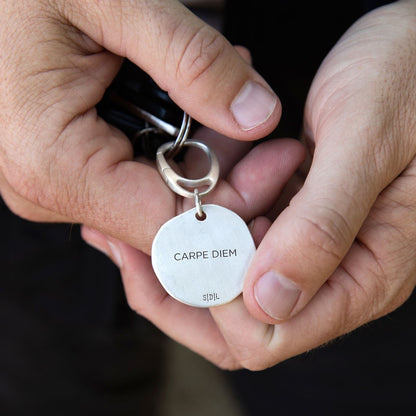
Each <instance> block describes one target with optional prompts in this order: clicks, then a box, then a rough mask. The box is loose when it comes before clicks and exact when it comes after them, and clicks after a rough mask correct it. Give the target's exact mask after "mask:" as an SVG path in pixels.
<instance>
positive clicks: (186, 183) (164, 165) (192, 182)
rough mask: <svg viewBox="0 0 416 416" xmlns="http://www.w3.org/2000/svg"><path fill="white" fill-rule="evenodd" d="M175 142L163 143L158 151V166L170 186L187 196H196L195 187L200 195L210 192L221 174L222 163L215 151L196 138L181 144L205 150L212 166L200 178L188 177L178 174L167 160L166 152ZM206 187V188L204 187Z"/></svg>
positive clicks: (174, 190) (179, 193)
mask: <svg viewBox="0 0 416 416" xmlns="http://www.w3.org/2000/svg"><path fill="white" fill-rule="evenodd" d="M174 143H175V142H167V143H164V144H162V145H161V146H160V147H159V149H158V150H157V153H156V164H157V168H158V170H159V172H160V174H161V176H162V178H163V179H164V181H165V182H166V184H167V185H168V186H169V188H170V189H171V190H172V191H173V192H176V193H177V194H178V195H181V196H183V197H185V198H194V197H195V189H196V190H198V195H199V197H201V196H204V195H206V194H207V193H208V192H210V191H211V190H212V189H213V188H214V187H215V185H216V184H217V182H218V178H219V176H220V165H219V162H218V159H217V156H216V155H215V153H214V152H213V151H212V150H211V149H210V148H209V147H208V146H207V145H206V144H204V143H202V142H199V141H196V140H187V141H186V142H183V143H182V145H181V146H193V147H197V148H199V149H201V150H203V151H204V153H205V154H206V155H207V156H208V159H209V164H210V168H209V171H208V173H207V174H206V175H205V176H204V177H203V178H200V179H188V178H184V177H183V176H180V175H179V174H177V173H176V172H175V171H174V169H173V168H172V166H170V165H169V163H168V161H167V160H166V157H165V153H166V152H168V151H169V152H170V150H171V149H172V147H173V145H174ZM202 188H204V189H202Z"/></svg>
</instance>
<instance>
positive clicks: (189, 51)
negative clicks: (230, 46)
mask: <svg viewBox="0 0 416 416" xmlns="http://www.w3.org/2000/svg"><path fill="white" fill-rule="evenodd" d="M176 32H178V31H176ZM178 36H181V37H182V36H183V34H181V35H179V34H177V35H176V36H174V37H173V41H172V43H173V42H176V38H177V37H178ZM186 36H187V39H188V41H187V42H183V41H182V42H180V44H181V45H184V46H182V48H181V49H179V50H178V51H177V53H176V54H175V58H176V78H177V79H178V80H180V81H181V83H182V84H184V85H185V86H187V87H189V86H190V85H192V84H193V83H194V82H196V81H197V80H198V79H200V78H201V77H202V76H203V74H205V73H207V72H209V71H210V70H211V69H213V68H214V67H215V65H216V64H217V62H219V61H220V58H221V56H222V54H223V52H224V50H225V48H226V46H227V41H226V40H225V38H224V37H223V36H222V35H221V34H220V33H218V32H217V31H216V30H215V29H213V28H211V27H209V26H206V25H204V26H201V27H199V28H197V29H196V30H194V31H191V32H190V33H187V34H186Z"/></svg>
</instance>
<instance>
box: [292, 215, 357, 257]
mask: <svg viewBox="0 0 416 416" xmlns="http://www.w3.org/2000/svg"><path fill="white" fill-rule="evenodd" d="M321 218H323V219H322V221H320V220H319V219H316V218H312V217H309V216H303V217H301V218H300V219H299V222H298V223H297V228H296V233H295V239H296V241H297V242H298V243H299V246H300V247H307V251H305V253H308V254H307V255H309V256H311V258H313V259H315V261H316V262H317V264H319V261H320V260H323V259H325V260H328V258H329V259H332V261H333V262H334V263H335V264H338V263H340V262H341V260H342V259H343V257H344V256H345V253H346V250H347V249H348V246H349V241H348V236H349V235H350V234H351V233H350V231H349V227H348V224H347V222H346V220H345V219H344V218H343V217H342V216H341V215H340V214H338V213H336V212H335V216H334V211H331V212H330V213H329V215H326V216H322V217H321Z"/></svg>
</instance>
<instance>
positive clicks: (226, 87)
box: [0, 0, 280, 252]
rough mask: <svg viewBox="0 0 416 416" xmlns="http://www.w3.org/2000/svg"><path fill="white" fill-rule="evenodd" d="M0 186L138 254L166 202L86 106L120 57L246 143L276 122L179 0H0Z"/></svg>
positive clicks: (252, 84)
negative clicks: (107, 236)
mask: <svg viewBox="0 0 416 416" xmlns="http://www.w3.org/2000/svg"><path fill="white" fill-rule="evenodd" d="M0 47H1V51H2V52H1V55H0V74H1V76H0V107H1V112H0V126H1V138H0V191H1V194H2V197H3V199H4V200H5V202H6V203H7V204H8V206H9V207H10V208H11V209H12V211H14V212H15V213H16V214H18V215H20V216H22V217H24V218H26V219H29V220H32V221H62V222H79V223H84V224H88V225H90V226H92V227H94V228H97V229H100V230H102V231H105V232H106V233H108V234H110V235H112V236H115V237H117V238H119V239H121V240H124V241H127V242H129V243H130V244H132V245H133V246H135V247H137V248H141V249H143V250H145V251H146V252H149V251H150V245H151V241H152V239H153V237H154V234H155V232H156V231H157V229H158V228H159V227H160V225H161V224H162V223H164V222H165V221H166V220H168V219H169V218H170V217H171V216H172V215H173V214H174V212H175V210H176V202H177V201H176V198H175V197H174V196H173V195H172V193H171V192H170V191H169V190H168V189H167V187H166V185H165V183H164V182H163V180H162V179H161V177H160V175H159V174H158V173H157V172H156V170H155V169H154V168H153V167H151V166H149V165H147V164H144V163H137V162H136V161H133V152H132V147H131V144H130V142H129V141H128V140H127V138H126V137H125V136H124V135H122V134H121V133H120V132H119V131H117V130H115V129H114V128H112V127H111V126H109V125H107V124H106V123H105V122H104V121H103V120H101V119H99V118H97V114H96V111H95V105H96V104H97V103H98V102H99V101H100V99H101V97H102V96H103V94H104V91H105V89H106V87H107V86H108V85H109V84H110V82H111V81H112V79H113V78H114V76H115V75H116V73H117V71H118V69H119V67H120V65H121V62H122V57H127V58H129V59H130V60H131V61H133V62H134V63H135V64H137V65H138V66H140V67H141V68H142V69H144V70H145V71H147V72H148V73H149V74H150V75H151V76H152V78H153V79H154V80H155V81H156V82H157V83H158V84H159V86H160V87H161V88H163V89H165V90H167V91H168V92H169V94H170V96H171V97H172V98H173V100H174V101H176V103H177V104H178V105H179V106H180V107H182V108H183V109H184V110H185V111H187V112H188V113H189V114H190V115H191V116H192V117H193V118H195V119H197V120H198V121H200V122H201V123H203V124H205V125H207V126H211V127H214V128H215V129H216V130H218V131H220V132H222V133H224V134H227V135H228V136H231V137H234V138H238V139H243V140H252V139H255V138H259V137H262V136H264V135H265V134H267V133H269V132H270V131H271V130H272V129H273V128H274V127H275V125H276V124H277V121H278V119H279V116H280V104H279V102H278V100H277V98H276V96H275V95H274V93H273V92H271V90H270V88H269V87H268V86H267V84H266V83H265V81H264V80H263V79H262V78H261V77H260V76H259V75H258V74H257V73H256V72H255V71H254V70H253V69H252V68H251V66H250V65H249V64H247V63H246V62H245V61H244V60H243V59H242V58H241V57H240V55H239V54H238V53H237V51H236V50H235V49H234V48H232V46H231V45H230V44H229V43H228V42H227V41H226V40H225V39H224V38H223V37H222V36H221V35H220V34H219V33H218V32H217V31H215V30H214V29H212V28H210V27H209V26H207V25H206V24H204V23H203V22H202V21H201V20H199V19H198V18H196V17H195V16H194V15H193V14H192V13H190V12H189V10H188V9H186V8H185V7H184V6H183V5H181V4H180V3H179V2H178V1H174V0H155V1H151V2H149V1H144V0H135V1H133V0H132V1H121V0H120V1H118V0H111V1H110V0H108V1H107V0H106V1H100V2H96V1H91V0H82V1H78V0H69V1H65V2H64V1H46V0H36V1H34V0H30V1H29V0H22V1H18V2H16V1H11V0H5V1H2V2H1V3H0Z"/></svg>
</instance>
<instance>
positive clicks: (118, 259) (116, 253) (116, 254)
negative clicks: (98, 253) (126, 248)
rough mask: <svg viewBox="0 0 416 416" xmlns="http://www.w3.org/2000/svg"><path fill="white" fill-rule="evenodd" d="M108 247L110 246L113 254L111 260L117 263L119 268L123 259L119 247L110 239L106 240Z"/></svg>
mask: <svg viewBox="0 0 416 416" xmlns="http://www.w3.org/2000/svg"><path fill="white" fill-rule="evenodd" d="M107 243H108V247H110V250H111V254H112V255H113V256H112V257H113V260H114V262H115V263H116V264H117V266H118V267H119V268H120V269H121V267H122V266H123V260H122V258H121V253H120V249H119V248H118V247H117V246H116V245H115V244H114V243H112V242H111V241H107Z"/></svg>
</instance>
